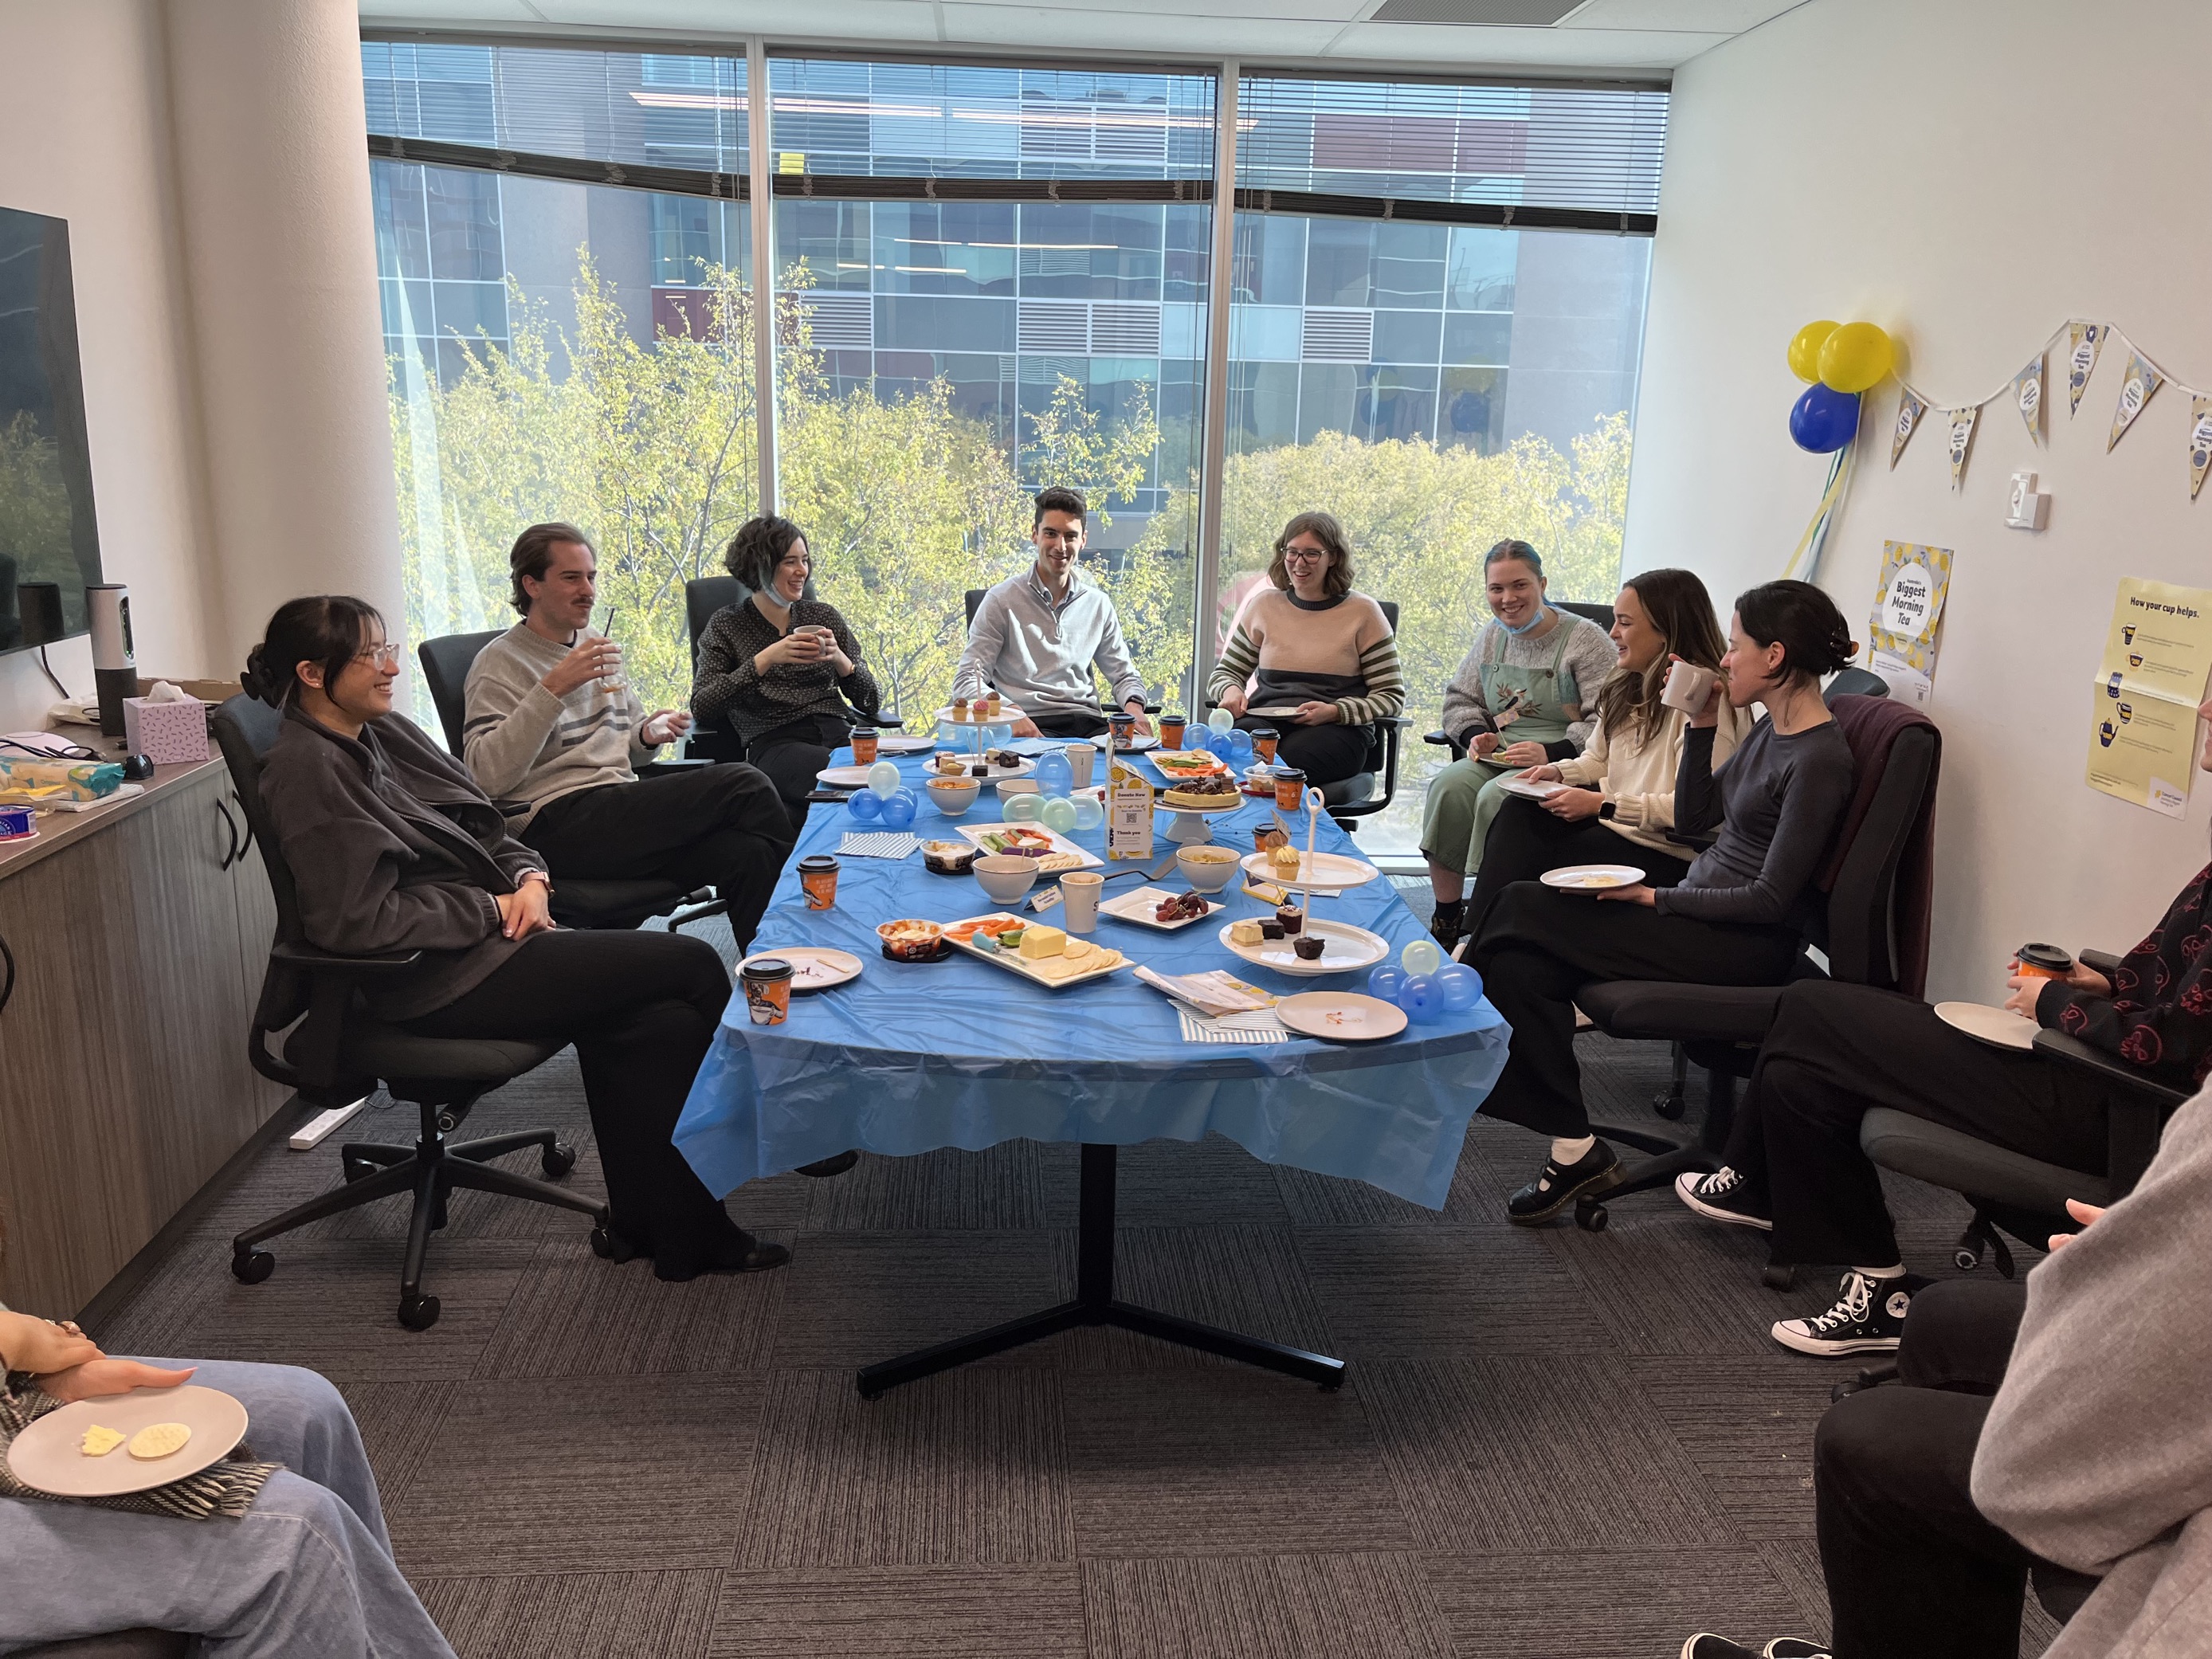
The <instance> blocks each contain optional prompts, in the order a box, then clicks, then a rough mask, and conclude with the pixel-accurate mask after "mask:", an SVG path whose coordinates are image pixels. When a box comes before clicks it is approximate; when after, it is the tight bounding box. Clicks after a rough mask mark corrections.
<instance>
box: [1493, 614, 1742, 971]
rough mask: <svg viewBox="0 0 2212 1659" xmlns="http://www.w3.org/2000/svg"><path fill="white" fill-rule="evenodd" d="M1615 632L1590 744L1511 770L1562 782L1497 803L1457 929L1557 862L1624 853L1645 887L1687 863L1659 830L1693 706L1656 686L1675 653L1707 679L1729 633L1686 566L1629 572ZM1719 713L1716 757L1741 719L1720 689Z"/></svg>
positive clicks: (1664, 827) (1728, 749) (1669, 824)
mask: <svg viewBox="0 0 2212 1659" xmlns="http://www.w3.org/2000/svg"><path fill="white" fill-rule="evenodd" d="M1613 645H1614V647H1615V648H1616V649H1617V650H1618V651H1619V652H1620V666H1619V667H1617V668H1615V669H1614V670H1613V672H1612V674H1611V675H1609V676H1608V677H1607V679H1606V682H1605V684H1602V685H1601V686H1600V687H1599V688H1598V692H1597V720H1596V722H1595V726H1593V728H1592V730H1591V732H1590V739H1589V747H1588V748H1587V749H1585V750H1583V752H1582V753H1581V754H1579V755H1577V756H1575V757H1572V758H1571V759H1568V760H1563V761H1547V762H1546V763H1543V764H1542V765H1541V766H1532V767H1530V768H1528V770H1526V771H1524V772H1521V773H1518V774H1516V776H1517V777H1518V778H1519V779H1520V780H1521V781H1522V782H1523V783H1528V784H1544V783H1551V784H1559V785H1563V786H1565V787H1561V788H1559V789H1556V790H1555V791H1554V792H1553V793H1551V794H1548V795H1547V796H1545V797H1544V799H1541V800H1534V799H1529V798H1528V797H1527V796H1521V795H1516V796H1513V797H1511V798H1510V799H1507V800H1506V802H1505V803H1504V805H1503V806H1502V807H1501V808H1500V809H1499V811H1498V816H1497V817H1495V818H1494V819H1493V820H1492V823H1491V826H1490V838H1489V839H1488V840H1487V841H1486V842H1484V843H1483V849H1482V867H1481V869H1480V872H1478V874H1477V875H1476V877H1475V883H1474V893H1473V895H1472V896H1470V897H1469V899H1468V906H1467V917H1466V920H1465V921H1464V922H1463V923H1462V925H1461V928H1460V931H1461V932H1462V933H1481V932H1482V924H1483V921H1484V918H1485V917H1486V916H1487V915H1489V914H1490V908H1491V906H1492V905H1493V904H1495V903H1496V902H1498V895H1499V894H1500V893H1502V892H1504V890H1506V888H1508V887H1510V885H1512V884H1513V883H1515V882H1516V881H1534V879H1535V878H1537V877H1539V876H1541V875H1542V874H1543V873H1544V872H1546V871H1547V870H1557V869H1559V868H1560V867H1561V866H1565V865H1571V864H1613V863H1618V862H1619V861H1620V860H1623V859H1627V860H1631V861H1632V862H1633V863H1635V864H1638V865H1640V866H1642V867H1643V870H1644V878H1645V879H1646V880H1647V881H1649V882H1650V884H1651V885H1653V886H1654V887H1672V886H1674V885H1675V884H1677V883H1679V882H1680V880H1681V879H1682V878H1683V877H1684V876H1686V875H1687V874H1688V873H1689V870H1690V855H1691V853H1692V850H1693V849H1692V848H1688V847H1686V846H1684V845H1683V844H1682V843H1681V842H1677V841H1674V840H1671V839H1669V836H1668V832H1669V831H1670V830H1672V829H1674V775H1675V773H1676V772H1677V771H1679V770H1680V767H1681V761H1682V740H1683V738H1684V736H1685V735H1686V733H1687V732H1688V730H1689V725H1690V717H1689V714H1688V711H1687V710H1686V709H1684V708H1678V707H1671V706H1669V705H1668V704H1667V703H1666V702H1663V701H1662V697H1661V693H1662V691H1663V690H1665V688H1666V685H1667V682H1668V674H1669V671H1671V670H1672V668H1673V666H1674V664H1675V663H1677V662H1685V663H1688V664H1690V665H1692V666H1693V667H1695V668H1699V669H1702V670H1704V671H1705V677H1706V678H1708V679H1710V678H1714V677H1717V676H1718V674H1719V673H1720V666H1721V657H1722V655H1723V653H1725V652H1726V651H1727V649H1728V644H1727V641H1724V640H1723V639H1722V638H1721V630H1720V625H1719V623H1716V622H1715V621H1714V620H1713V602H1712V598H1711V595H1710V594H1708V593H1707V592H1705V583H1703V582H1701V581H1699V580H1698V579H1697V577H1696V576H1695V575H1693V574H1691V573H1690V572H1689V571H1687V570H1647V571H1645V572H1644V574H1642V575H1640V576H1631V577H1630V578H1629V579H1628V580H1627V581H1626V583H1624V584H1623V585H1622V586H1621V590H1620V596H1619V597H1618V598H1616V599H1614V600H1613ZM1691 678H1695V677H1691ZM1699 696H1700V697H1702V696H1703V690H1702V689H1700V690H1699ZM1716 713H1717V723H1716V724H1715V726H1714V727H1713V760H1712V763H1713V765H1714V767H1715V768H1716V769H1717V768H1718V767H1720V766H1721V765H1722V764H1723V763H1725V762H1726V761H1727V759H1728V757H1729V756H1730V755H1733V754H1734V753H1735V747H1736V744H1737V743H1738V741H1740V740H1741V738H1742V735H1743V731H1744V727H1745V726H1746V725H1747V723H1748V722H1747V721H1746V720H1744V719H1743V718H1742V717H1741V715H1740V714H1737V712H1736V711H1735V708H1732V707H1730V706H1729V704H1728V702H1726V701H1725V700H1723V702H1721V703H1720V705H1719V706H1718V708H1717V711H1716Z"/></svg>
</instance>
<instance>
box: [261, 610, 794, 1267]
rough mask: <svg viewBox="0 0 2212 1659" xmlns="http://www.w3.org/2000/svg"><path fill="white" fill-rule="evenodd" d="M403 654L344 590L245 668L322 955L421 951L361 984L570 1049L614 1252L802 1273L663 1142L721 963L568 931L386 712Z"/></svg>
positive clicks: (450, 1030) (693, 948) (689, 946)
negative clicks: (268, 717) (270, 711)
mask: <svg viewBox="0 0 2212 1659" xmlns="http://www.w3.org/2000/svg"><path fill="white" fill-rule="evenodd" d="M398 671H399V647H398V646H396V645H393V644H392V643H390V642H388V641H386V638H385V634H384V618H383V617H380V615H378V614H377V611H376V609H375V607H374V606H373V605H370V604H369V603H368V601H367V600H365V599H349V598H346V597H343V596H342V595H331V594H324V595H320V596H318V597H316V598H313V599H294V600H291V601H290V602H289V603H288V604H286V605H282V606H280V607H279V608H278V610H277V611H276V615H275V616H274V617H270V619H269V629H268V634H267V636H266V637H265V638H264V640H263V641H262V643H261V644H259V645H258V646H256V647H254V648H253V653H252V656H250V657H249V658H248V659H246V674H245V684H246V690H248V691H250V692H251V693H252V695H253V696H256V697H258V698H259V699H260V700H261V701H262V702H265V703H268V704H270V706H272V707H274V708H280V709H282V710H283V712H284V714H285V720H284V724H283V730H282V731H281V732H278V734H277V737H276V741H275V742H274V743H273V744H270V750H269V754H268V758H267V759H266V760H265V761H264V763H263V766H262V772H261V792H262V794H263V796H264V798H265V799H266V800H267V802H268V805H269V812H270V817H272V818H274V819H275V821H276V835H277V840H278V842H279V845H280V849H281V850H282V852H283V857H284V862H285V863H286V864H287V865H289V866H290V868H291V872H292V878H293V882H294V884H295V887H296V889H297V891H298V902H299V909H300V920H301V926H302V927H303V929H304V931H305V933H306V935H307V942H308V943H309V944H310V945H315V946H316V947H318V948H319V949H321V950H325V951H333V952H336V953H337V954H340V955H345V956H386V955H396V954H399V953H402V952H405V951H420V952H422V957H421V959H420V961H418V962H417V963H415V964H414V965H413V966H411V967H409V968H406V969H400V970H398V971H397V972H394V973H392V974H388V975H378V976H377V977H376V978H375V979H374V981H370V982H369V983H368V985H367V986H366V987H364V994H365V995H366V997H367V999H368V1009H369V1012H371V1013H373V1014H374V1016H375V1017H376V1018H379V1019H380V1020H383V1021H385V1022H386V1023H388V1024H393V1025H397V1026H398V1027H399V1028H400V1029H401V1030H406V1031H410V1032H415V1033H418V1034H420V1035H421V1036H433V1037H472V1038H479V1039H483V1038H489V1039H498V1038H520V1039H523V1040H526V1041H529V1040H537V1039H543V1038H557V1039H559V1040H560V1041H562V1042H574V1044H575V1046H576V1054H577V1059H578V1060H579V1061H580V1065H581V1067H582V1071H583V1076H584V1096H585V1099H586V1102H587V1103H589V1105H590V1108H591V1114H592V1133H593V1134H594V1136H595V1137H596V1138H597V1139H598V1142H599V1157H600V1160H601V1162H602V1164H604V1166H605V1173H606V1183H607V1206H608V1209H609V1212H610V1214H611V1231H613V1232H614V1233H615V1235H616V1237H617V1246H618V1248H617V1254H618V1255H619V1254H622V1253H623V1249H628V1250H629V1251H632V1252H635V1254H637V1255H649V1256H651V1257H652V1258H653V1272H654V1273H655V1275H656V1276H658V1277H659V1278H661V1279H695V1278H696V1277H697V1276H698V1275H699V1274H701V1273H752V1272H757V1271H758V1270H760V1269H762V1268H766V1267H779V1266H781V1264H782V1263H783V1262H785V1261H788V1260H790V1255H791V1253H790V1252H789V1251H788V1250H787V1249H784V1248H783V1247H782V1246H781V1245H780V1244H765V1243H760V1242H759V1241H757V1240H756V1239H755V1238H754V1237H753V1236H752V1235H751V1234H750V1233H748V1232H747V1231H745V1230H744V1228H742V1227H740V1226H738V1225H737V1223H735V1222H734V1221H732V1220H731V1219H730V1218H729V1216H728V1214H727V1213H726V1212H725V1211H724V1210H723V1208H722V1206H721V1202H720V1200H718V1199H717V1198H716V1197H715V1196H714V1194H712V1193H710V1192H708V1190H707V1188H705V1187H704V1186H703V1185H702V1183H701V1182H700V1180H699V1177H698V1176H696V1175H694V1174H693V1173H692V1171H691V1167H690V1164H686V1163H685V1162H684V1158H683V1156H682V1155H681V1154H680V1153H679V1152H677V1150H676V1148H675V1146H674V1145H673V1144H672V1142H671V1139H670V1137H671V1134H672V1133H673V1132H674V1130H675V1127H676V1119H677V1116H678V1114H679V1113H681V1112H682V1110H683V1109H684V1097H685V1096H686V1095H687V1094H689V1093H690V1088H691V1079H692V1076H693V1074H694V1073H696V1072H697V1070H698V1069H699V1062H700V1061H701V1060H702V1059H704V1058H705V1056H706V1053H707V1048H708V1044H709V1043H710V1042H712V1041H713V1039H714V1030H715V1026H716V1024H718V1023H719V1022H720V1019H721V1017H722V1008H723V1005H724V1004H726V1002H727V1001H728V1000H729V997H730V976H729V974H728V971H727V970H726V969H724V968H723V966H722V959H721V957H719V956H717V955H716V954H715V952H714V947H713V946H712V945H708V944H707V943H706V942H705V941H703V940H702V939H691V938H689V937H686V936H685V935H683V934H680V933H645V932H642V931H639V932H635V933H632V932H617V931H611V930H610V931H607V932H604V933H599V932H576V931H574V930H571V929H568V928H556V927H555V926H554V923H553V918H552V916H551V915H550V913H549V911H548V909H547V895H548V894H549V893H550V892H551V890H552V884H551V881H550V878H548V877H547V875H546V873H545V870H544V866H543V865H542V864H541V863H540V862H539V860H538V854H536V853H534V852H532V850H531V849H530V848H527V847H526V846H524V845H523V844H522V843H521V842H519V841H517V840H515V839H514V838H513V836H510V835H508V834H507V829H506V825H505V822H504V820H503V819H502V818H501V814H500V811H499V809H498V808H497V807H495V806H494V805H492V803H491V801H490V800H489V799H488V798H487V797H486V796H485V794H484V793H483V791H482V790H481V789H479V788H477V785H476V782H475V780H474V779H472V778H471V776H470V775H469V772H468V769H466V768H465V767H464V766H463V765H462V764H461V763H459V761H457V760H455V759H454V758H453V757H452V756H450V755H448V754H447V753H446V751H445V750H442V749H441V748H439V747H438V746H437V745H436V744H434V743H432V742H431V741H430V739H429V738H427V737H425V736H424V735H423V734H422V730H421V729H420V728H419V727H417V726H416V725H415V724H414V723H413V722H412V721H410V720H408V719H407V718H406V716H405V715H404V714H394V713H392V681H393V680H394V679H395V678H397V677H398ZM272 971H275V970H274V969H273V968H272Z"/></svg>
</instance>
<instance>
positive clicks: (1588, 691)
mask: <svg viewBox="0 0 2212 1659" xmlns="http://www.w3.org/2000/svg"><path fill="white" fill-rule="evenodd" d="M1552 614H1553V616H1555V617H1558V618H1559V622H1558V623H1556V624H1555V625H1554V626H1553V627H1552V628H1549V629H1546V630H1545V631H1544V632H1543V633H1542V634H1541V635H1533V634H1508V633H1506V632H1505V625H1504V623H1501V622H1498V620H1497V619H1496V618H1495V617H1493V618H1492V620H1490V621H1489V622H1486V623H1484V624H1483V625H1482V627H1481V628H1480V629H1479V630H1477V632H1476V634H1475V636H1474V647H1473V648H1472V649H1471V650H1469V651H1468V653H1467V657H1466V659H1465V660H1464V661H1462V663H1461V664H1460V665H1459V671H1458V672H1457V673H1455V674H1454V675H1453V676H1452V678H1451V684H1449V685H1448V686H1446V687H1445V688H1444V715H1443V728H1444V730H1445V731H1446V732H1449V733H1450V734H1451V738H1452V740H1453V741H1454V742H1455V743H1456V744H1459V745H1460V746H1461V747H1462V749H1463V748H1465V747H1466V746H1467V744H1468V738H1473V737H1475V736H1477V735H1479V734H1480V733H1481V732H1495V731H1497V730H1498V722H1497V720H1494V719H1492V716H1491V712H1490V704H1489V702H1487V701H1486V699H1485V698H1484V696H1483V695H1482V665H1483V664H1484V663H1486V662H1488V661H1491V660H1492V651H1493V649H1498V647H1497V646H1496V641H1498V638H1499V636H1501V635H1503V637H1504V646H1503V647H1502V649H1498V654H1497V656H1496V658H1495V660H1497V661H1499V662H1505V663H1510V664H1512V665H1514V666H1515V667H1516V668H1547V667H1549V666H1550V665H1551V661H1552V653H1553V652H1555V651H1557V650H1558V649H1559V629H1562V628H1564V629H1567V630H1568V632H1567V650H1566V655H1565V658H1564V659H1562V661H1561V663H1560V666H1561V667H1562V668H1564V669H1565V670H1567V671H1569V672H1570V673H1571V674H1573V676H1574V677H1575V696H1576V700H1577V711H1576V712H1577V714H1579V715H1580V716H1581V718H1580V719H1577V720H1571V721H1570V722H1569V723H1568V726H1567V741H1568V742H1569V743H1571V744H1573V745H1574V749H1573V751H1572V752H1574V753H1576V754H1580V753H1581V752H1582V750H1583V748H1584V747H1585V746H1586V745H1587V744H1589V740H1590V733H1591V732H1594V731H1595V730H1596V729H1597V721H1596V720H1595V711H1596V708H1597V689H1598V687H1599V686H1601V685H1602V684H1605V679H1606V676H1607V675H1608V674H1610V673H1612V672H1613V668H1614V666H1615V665H1617V664H1619V662H1620V652H1619V651H1618V650H1617V649H1615V648H1614V647H1613V638H1612V636H1611V635H1608V634H1607V632H1606V631H1605V629H1602V628H1600V627H1599V626H1598V625H1597V624H1596V623H1594V622H1592V621H1591V620H1590V619H1589V617H1577V615H1575V613H1574V612H1573V611H1553V613H1552ZM1554 758H1557V757H1554Z"/></svg>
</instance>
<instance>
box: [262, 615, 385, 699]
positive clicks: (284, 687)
mask: <svg viewBox="0 0 2212 1659" xmlns="http://www.w3.org/2000/svg"><path fill="white" fill-rule="evenodd" d="M369 623H375V624H376V626H377V629H378V631H379V632H381V631H382V630H383V628H384V614H383V612H381V611H379V610H378V609H377V608H376V607H375V606H374V605H371V604H370V603H369V602H368V600H367V599H355V598H354V597H353V596H352V595H350V594H347V593H315V594H311V595H309V596H308V597H307V598H306V599H287V600H285V601H284V603H283V604H282V605H278V606H277V607H276V615H275V616H273V617H270V619H269V626H268V627H267V628H266V629H264V630H263V632H262V636H261V643H260V644H258V645H257V646H255V647H253V649H252V651H250V652H248V653H246V672H245V673H244V674H242V675H240V677H239V680H240V684H242V685H244V686H245V688H246V690H248V691H250V692H252V694H253V695H254V696H257V697H258V698H259V699H260V700H261V701H262V702H265V703H267V704H268V705H269V706H270V708H289V707H290V706H291V705H292V703H293V702H295V700H296V699H297V698H298V697H299V695H300V687H301V685H302V684H305V682H304V681H302V680H301V678H300V665H301V663H303V662H311V663H314V664H316V665H319V667H320V668H321V669H322V671H323V685H324V687H325V690H327V689H328V688H329V686H330V684H331V681H333V680H335V679H337V677H338V676H339V674H341V673H342V672H343V671H344V670H345V666H346V665H347V664H348V663H349V662H351V661H352V660H353V659H355V658H356V657H357V656H359V655H360V654H361V642H362V636H363V635H366V634H367V633H368V624H369Z"/></svg>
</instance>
